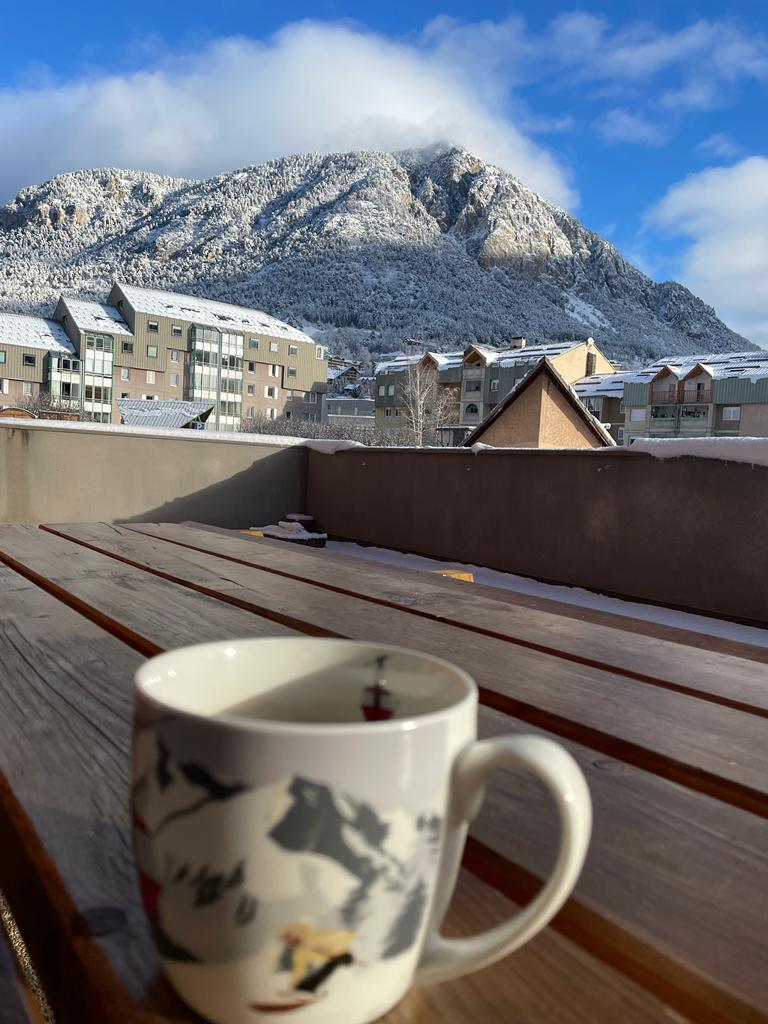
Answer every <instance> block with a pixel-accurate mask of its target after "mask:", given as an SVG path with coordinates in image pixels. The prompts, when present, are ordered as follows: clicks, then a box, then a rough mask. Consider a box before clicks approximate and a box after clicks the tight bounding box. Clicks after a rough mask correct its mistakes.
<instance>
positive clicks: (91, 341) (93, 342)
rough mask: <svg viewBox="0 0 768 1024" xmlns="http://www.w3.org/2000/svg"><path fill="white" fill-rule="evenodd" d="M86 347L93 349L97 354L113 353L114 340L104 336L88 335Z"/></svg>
mask: <svg viewBox="0 0 768 1024" xmlns="http://www.w3.org/2000/svg"><path fill="white" fill-rule="evenodd" d="M85 347H86V348H91V349H93V350H94V351H95V352H111V351H112V338H110V337H107V336H105V335H103V334H86V336H85Z"/></svg>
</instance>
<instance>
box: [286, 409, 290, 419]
mask: <svg viewBox="0 0 768 1024" xmlns="http://www.w3.org/2000/svg"><path fill="white" fill-rule="evenodd" d="M285 418H286V419H287V420H289V419H290V418H291V410H290V409H288V410H287V411H286V413H285Z"/></svg>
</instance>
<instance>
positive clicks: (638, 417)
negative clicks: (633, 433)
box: [629, 406, 645, 423]
mask: <svg viewBox="0 0 768 1024" xmlns="http://www.w3.org/2000/svg"><path fill="white" fill-rule="evenodd" d="M629 421H630V423H644V422H645V406H635V408H634V409H630V410H629Z"/></svg>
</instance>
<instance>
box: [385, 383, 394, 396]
mask: <svg viewBox="0 0 768 1024" xmlns="http://www.w3.org/2000/svg"><path fill="white" fill-rule="evenodd" d="M394 393H395V385H394V384H389V385H388V386H387V394H388V395H389V396H390V398H391V397H392V395H394Z"/></svg>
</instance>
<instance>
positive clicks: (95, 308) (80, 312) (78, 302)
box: [61, 295, 133, 337]
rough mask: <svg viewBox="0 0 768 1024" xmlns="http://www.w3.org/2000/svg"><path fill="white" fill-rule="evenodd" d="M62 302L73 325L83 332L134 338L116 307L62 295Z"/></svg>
mask: <svg viewBox="0 0 768 1024" xmlns="http://www.w3.org/2000/svg"><path fill="white" fill-rule="evenodd" d="M61 301H62V302H63V303H64V305H65V306H66V307H67V312H68V313H69V315H70V316H71V317H72V321H73V323H74V324H75V326H76V327H78V328H79V329H80V330H81V331H99V332H101V333H104V334H127V335H128V336H129V337H132V336H133V335H132V334H131V329H130V327H129V326H128V324H127V323H126V322H125V320H123V316H122V313H121V312H120V310H119V309H115V307H114V306H108V305H107V304H106V303H104V302H91V301H90V300H89V299H76V298H72V297H71V296H69V295H62V296H61Z"/></svg>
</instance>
